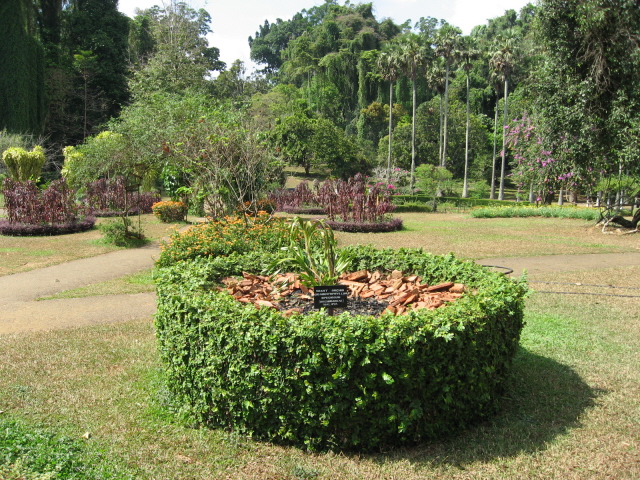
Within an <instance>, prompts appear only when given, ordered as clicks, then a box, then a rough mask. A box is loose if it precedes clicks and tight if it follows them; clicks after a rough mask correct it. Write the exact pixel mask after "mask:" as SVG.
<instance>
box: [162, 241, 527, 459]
mask: <svg viewBox="0 0 640 480" xmlns="http://www.w3.org/2000/svg"><path fill="white" fill-rule="evenodd" d="M348 250H349V256H350V259H351V260H350V270H351V271H354V272H357V271H361V270H367V271H369V272H375V271H376V270H380V271H385V272H389V273H391V272H392V271H393V270H398V271H400V272H403V274H404V276H405V277H409V276H415V275H417V276H419V277H421V280H422V282H423V283H424V284H428V285H439V284H444V283H447V284H448V283H451V282H452V283H458V284H464V285H465V289H466V291H467V292H468V293H466V294H464V295H462V296H460V297H459V298H458V299H456V301H454V302H451V303H447V304H446V306H443V307H441V308H438V309H435V310H429V309H426V308H425V309H419V310H414V309H411V310H410V311H408V312H407V313H405V314H402V315H394V314H392V313H385V314H382V315H380V316H378V317H375V316H371V315H355V316H352V315H349V314H346V313H345V314H341V315H336V316H328V315H326V314H325V313H323V312H311V313H308V314H297V313H295V312H293V314H291V315H290V316H285V315H283V313H282V312H280V311H277V310H276V309H273V308H262V307H261V308H256V306H255V305H252V304H247V303H241V302H239V301H237V300H236V299H235V298H234V297H233V296H232V295H230V294H229V293H228V292H227V291H219V290H218V289H217V288H215V284H216V282H219V281H220V280H221V279H222V278H224V277H228V276H231V275H237V274H238V272H239V271H240V272H242V271H248V270H252V271H253V272H255V274H257V273H259V272H256V270H255V266H256V265H259V264H260V257H261V256H262V258H263V259H264V261H268V260H272V259H273V254H272V253H271V254H270V253H269V252H262V253H260V252H251V253H250V254H247V255H246V256H245V255H238V256H235V257H234V258H233V260H231V259H230V258H228V257H215V258H199V259H194V260H193V261H190V262H179V263H176V264H173V265H171V266H169V267H167V268H162V269H160V270H159V272H158V312H157V315H156V331H157V337H158V341H159V351H160V354H161V358H162V360H163V362H164V365H165V369H166V378H167V382H168V387H169V390H170V391H171V393H172V396H173V401H174V402H175V405H176V408H177V409H178V410H179V411H180V412H181V414H183V415H184V416H186V417H187V418H190V419H191V420H192V421H195V422H197V423H200V424H203V425H209V426H212V427H219V428H224V429H229V430H234V431H236V432H238V433H240V434H245V435H250V436H252V437H254V438H256V439H264V440H269V441H272V442H277V443H285V444H292V445H297V446H300V447H303V448H307V449H320V450H324V449H333V450H344V449H358V450H371V449H377V448H381V447H383V446H390V445H406V444H412V443H417V442H424V441H428V440H431V439H435V438H439V437H442V436H443V435H448V434H450V433H452V432H454V431H456V430H459V429H461V428H465V427H467V426H468V425H470V424H473V423H474V422H477V421H479V420H482V419H484V418H487V416H489V415H491V414H492V413H494V412H495V410H496V407H497V404H498V399H499V397H500V394H501V392H502V389H503V387H504V381H505V379H506V378H507V376H508V374H509V368H510V365H511V362H512V359H513V357H514V355H515V352H516V351H517V348H518V341H519V337H520V332H521V329H522V326H523V322H522V315H523V312H522V305H523V297H524V295H525V292H526V286H525V285H524V283H522V282H520V281H513V280H511V279H508V278H506V277H505V276H503V275H501V274H498V273H494V272H490V271H487V270H486V269H483V268H482V267H480V266H477V265H475V264H473V263H471V262H463V261H460V260H457V259H455V258H453V257H452V256H443V257H438V256H433V255H430V254H426V253H424V252H422V251H421V250H408V249H406V250H405V249H400V250H398V251H395V250H375V249H373V248H371V247H353V248H349V249H348ZM245 257H246V258H247V260H246V264H245V260H244V258H245ZM245 266H251V267H252V268H244V267H245Z"/></svg>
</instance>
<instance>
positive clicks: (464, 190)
mask: <svg viewBox="0 0 640 480" xmlns="http://www.w3.org/2000/svg"><path fill="white" fill-rule="evenodd" d="M470 127H471V115H470V113H469V73H468V72H467V132H466V135H465V143H464V180H463V183H462V198H467V197H468V196H469V193H468V191H467V187H468V178H469V177H468V172H469V130H470Z"/></svg>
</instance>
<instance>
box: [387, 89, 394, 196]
mask: <svg viewBox="0 0 640 480" xmlns="http://www.w3.org/2000/svg"><path fill="white" fill-rule="evenodd" d="M392 135H393V82H390V87H389V154H388V156H387V185H389V184H390V183H391V137H392Z"/></svg>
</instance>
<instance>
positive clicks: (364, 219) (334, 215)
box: [271, 173, 402, 232]
mask: <svg viewBox="0 0 640 480" xmlns="http://www.w3.org/2000/svg"><path fill="white" fill-rule="evenodd" d="M392 192H393V190H392V189H390V188H389V187H388V186H385V185H384V184H382V183H377V184H375V185H368V184H367V179H366V177H365V176H364V175H362V174H360V173H359V174H357V175H355V176H354V177H352V178H349V179H348V180H346V181H344V180H336V179H328V180H326V181H325V182H324V183H322V184H320V183H319V182H318V181H315V182H314V183H313V188H309V186H308V184H307V182H302V183H300V184H299V185H298V186H297V187H296V188H295V189H294V190H288V191H287V190H279V191H277V192H274V193H273V194H272V195H271V198H272V199H273V201H274V202H276V205H277V207H278V210H279V211H282V212H286V213H293V214H302V213H307V214H325V215H327V219H328V220H329V222H330V225H331V227H332V228H333V229H334V230H342V231H346V232H388V231H392V230H399V229H401V228H402V222H398V221H397V220H393V221H392V219H391V212H393V211H394V209H395V205H393V204H392V203H391V194H392Z"/></svg>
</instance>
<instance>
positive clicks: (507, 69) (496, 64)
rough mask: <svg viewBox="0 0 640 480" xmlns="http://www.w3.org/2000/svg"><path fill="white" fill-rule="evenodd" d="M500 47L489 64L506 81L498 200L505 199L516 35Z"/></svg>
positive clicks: (502, 42) (501, 40)
mask: <svg viewBox="0 0 640 480" xmlns="http://www.w3.org/2000/svg"><path fill="white" fill-rule="evenodd" d="M498 42H499V45H500V48H499V49H498V50H497V51H496V52H495V53H494V54H493V56H492V57H491V60H489V65H490V67H491V68H492V70H493V71H494V72H496V74H497V75H498V78H500V80H501V81H502V82H504V113H503V117H502V164H501V166H500V191H499V193H498V200H504V176H505V170H506V140H507V125H508V123H509V121H508V113H509V107H508V101H507V98H508V96H509V76H510V75H511V72H512V70H513V66H514V57H515V55H514V53H515V37H506V38H500V39H498Z"/></svg>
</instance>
